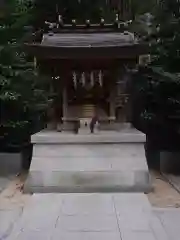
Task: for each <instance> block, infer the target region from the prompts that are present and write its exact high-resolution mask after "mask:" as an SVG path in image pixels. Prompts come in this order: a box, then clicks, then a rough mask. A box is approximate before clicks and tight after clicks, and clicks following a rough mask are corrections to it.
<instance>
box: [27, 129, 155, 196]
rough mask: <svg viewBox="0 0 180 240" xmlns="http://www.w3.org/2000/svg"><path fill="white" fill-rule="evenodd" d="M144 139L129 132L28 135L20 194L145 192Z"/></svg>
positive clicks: (147, 180)
mask: <svg viewBox="0 0 180 240" xmlns="http://www.w3.org/2000/svg"><path fill="white" fill-rule="evenodd" d="M144 141H145V136H144V135H143V134H142V133H140V132H138V131H136V130H134V129H124V130H122V131H120V132H115V131H114V132H113V131H104V132H103V131H100V132H98V133H96V134H90V133H87V132H81V133H80V134H78V135H75V134H72V133H59V132H55V131H54V132H53V131H42V132H40V133H38V134H36V135H34V136H32V142H33V143H34V149H33V158H32V164H31V168H30V172H29V176H28V179H27V181H26V183H25V188H24V190H25V192H26V193H79V192H81V193H91V192H106V193H107V192H148V191H150V190H151V179H150V176H149V171H148V166H147V163H146V158H145V153H144Z"/></svg>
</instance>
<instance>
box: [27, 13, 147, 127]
mask: <svg viewBox="0 0 180 240" xmlns="http://www.w3.org/2000/svg"><path fill="white" fill-rule="evenodd" d="M131 23H132V21H131V20H126V21H122V20H120V14H119V13H117V14H115V17H114V22H112V23H106V22H105V19H104V18H101V19H100V20H99V23H96V24H94V23H92V24H91V20H90V19H87V20H85V22H84V23H83V24H77V21H76V19H72V22H71V23H70V24H65V23H64V21H63V16H61V15H58V17H57V21H56V22H53V23H52V22H45V25H46V28H45V29H44V30H43V32H40V34H39V35H36V36H35V37H34V39H33V41H32V42H30V43H28V44H26V47H27V50H28V52H29V53H30V54H31V55H33V56H34V57H35V59H36V62H37V64H38V65H39V68H40V70H42V71H43V72H46V73H47V74H48V75H49V78H50V80H51V81H52V86H53V89H54V91H55V93H56V95H57V97H56V99H54V105H53V109H54V111H53V113H54V114H51V115H52V116H51V122H54V123H55V128H56V129H57V130H71V129H73V128H74V126H75V124H76V123H77V121H80V126H81V127H82V126H84V127H86V126H88V125H89V123H90V121H91V119H92V117H93V116H97V117H98V121H99V123H100V128H101V129H118V126H119V124H120V123H126V122H130V121H131V119H130V111H131V106H130V96H129V92H128V86H129V83H130V80H131V79H130V78H131V74H130V72H129V69H133V68H134V67H135V66H136V64H137V63H138V61H139V56H140V55H143V54H145V53H146V52H147V46H146V45H145V44H143V43H140V42H139V41H138V39H137V37H136V36H135V34H134V33H131V32H130V31H128V27H129V25H130V24H131Z"/></svg>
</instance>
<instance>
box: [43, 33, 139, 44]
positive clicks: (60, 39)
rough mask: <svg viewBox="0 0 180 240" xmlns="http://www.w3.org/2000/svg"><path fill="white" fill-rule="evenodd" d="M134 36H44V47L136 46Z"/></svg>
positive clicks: (99, 34)
mask: <svg viewBox="0 0 180 240" xmlns="http://www.w3.org/2000/svg"><path fill="white" fill-rule="evenodd" d="M136 43H137V41H136V40H135V37H134V34H132V33H129V32H126V33H113V32H112V33H91V34H90V33H81V34H80V33H78V34H73V33H63V34H58V33H56V34H52V35H50V34H44V36H43V39H42V43H41V45H42V46H44V47H46V46H47V47H48V46H49V47H89V46H91V47H107V46H125V45H133V44H136Z"/></svg>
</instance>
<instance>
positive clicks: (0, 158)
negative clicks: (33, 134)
mask: <svg viewBox="0 0 180 240" xmlns="http://www.w3.org/2000/svg"><path fill="white" fill-rule="evenodd" d="M21 168H22V157H21V153H0V175H1V176H2V175H3V176H7V175H8V174H17V173H19V172H20V171H21Z"/></svg>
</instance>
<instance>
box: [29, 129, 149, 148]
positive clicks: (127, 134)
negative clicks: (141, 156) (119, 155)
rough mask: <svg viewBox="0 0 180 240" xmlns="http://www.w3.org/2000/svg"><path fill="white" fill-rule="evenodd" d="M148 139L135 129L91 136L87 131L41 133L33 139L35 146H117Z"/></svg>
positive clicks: (104, 132)
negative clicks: (108, 144)
mask: <svg viewBox="0 0 180 240" xmlns="http://www.w3.org/2000/svg"><path fill="white" fill-rule="evenodd" d="M145 140H146V137H145V135H144V134H143V133H141V132H139V131H137V130H135V129H132V128H130V129H128V128H125V129H122V128H121V130H120V131H119V132H118V131H99V132H97V133H95V134H90V133H89V132H87V131H85V132H82V133H80V134H73V133H71V132H62V133H59V132H56V131H47V130H44V131H41V132H39V133H37V134H34V135H33V136H32V137H31V142H32V143H35V144H38V143H40V144H43V143H45V144H96V143H98V144H107V143H110V144H116V143H118V144H119V143H141V144H142V143H144V142H145Z"/></svg>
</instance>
